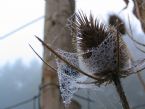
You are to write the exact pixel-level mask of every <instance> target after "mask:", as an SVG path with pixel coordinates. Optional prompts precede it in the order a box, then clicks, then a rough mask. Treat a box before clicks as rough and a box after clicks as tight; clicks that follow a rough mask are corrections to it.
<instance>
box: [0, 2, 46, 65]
mask: <svg viewBox="0 0 145 109" xmlns="http://www.w3.org/2000/svg"><path fill="white" fill-rule="evenodd" d="M44 7H45V1H44V0H0V13H1V17H0V38H1V37H2V36H4V35H5V34H7V33H9V32H11V31H14V30H15V29H17V28H19V27H21V26H23V25H25V24H27V23H29V22H30V21H33V20H34V19H37V18H39V17H41V16H44ZM43 24H44V19H43V18H42V19H41V20H39V21H37V22H36V23H34V24H31V25H30V26H27V27H26V28H24V29H21V30H20V31H18V32H16V33H14V34H12V35H10V36H8V37H7V38H5V39H3V40H0V50H1V52H0V65H2V66H3V65H4V64H5V63H7V62H9V63H13V62H14V61H15V60H16V59H23V61H24V62H25V63H27V64H28V63H29V61H30V60H31V59H38V57H36V55H35V54H34V53H33V52H32V50H31V49H30V47H29V46H28V43H30V44H32V45H33V46H34V48H35V49H36V50H37V51H38V53H40V55H41V54H42V48H41V46H40V45H41V44H40V43H39V42H38V41H36V40H35V38H34V35H37V36H39V37H41V38H42V37H43V27H44V25H43ZM36 45H37V47H36ZM38 60H39V59H38Z"/></svg>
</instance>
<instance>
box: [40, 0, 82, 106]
mask: <svg viewBox="0 0 145 109" xmlns="http://www.w3.org/2000/svg"><path fill="white" fill-rule="evenodd" d="M74 10H75V1H74V0H46V7H45V26H44V42H45V43H48V44H51V46H52V47H53V48H61V49H64V50H67V51H68V50H70V49H71V48H72V45H71V43H72V42H71V41H72V37H71V36H70V33H69V31H68V30H67V29H66V22H67V18H69V17H70V16H71V15H72V14H73V13H74ZM43 59H44V60H45V61H46V62H48V63H50V64H51V65H52V66H55V64H54V56H53V54H51V53H50V52H49V51H48V50H47V49H46V48H44V55H43ZM46 83H47V84H48V85H47V86H46V87H43V90H42V91H41V94H42V96H41V109H63V108H64V106H63V104H62V101H61V98H60V92H59V87H58V79H57V73H56V72H54V71H53V70H52V69H50V68H49V67H48V66H46V65H45V64H43V76H42V85H44V84H46ZM75 104H77V103H75ZM76 106H77V108H75V109H79V108H78V107H79V105H76Z"/></svg>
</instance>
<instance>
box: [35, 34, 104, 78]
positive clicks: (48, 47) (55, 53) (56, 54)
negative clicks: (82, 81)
mask: <svg viewBox="0 0 145 109" xmlns="http://www.w3.org/2000/svg"><path fill="white" fill-rule="evenodd" d="M35 37H36V38H37V39H38V40H39V41H40V42H41V43H42V45H44V46H45V47H46V48H47V49H48V50H50V51H51V52H52V53H53V54H54V55H55V56H57V58H59V59H60V60H62V61H63V62H64V63H66V64H67V65H69V66H70V67H72V68H73V69H75V70H77V71H78V72H80V73H81V74H83V75H85V76H88V77H90V78H92V79H95V80H102V79H100V78H99V77H97V76H94V75H90V74H88V73H85V72H84V71H82V70H81V69H79V68H77V67H75V66H74V65H73V64H71V63H70V62H68V61H67V60H66V59H64V58H63V57H62V56H60V55H59V54H58V53H57V52H55V51H54V50H53V49H52V48H51V47H50V46H49V45H47V44H46V43H44V42H43V41H42V40H41V39H40V38H39V37H37V36H35Z"/></svg>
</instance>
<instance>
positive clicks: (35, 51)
mask: <svg viewBox="0 0 145 109" xmlns="http://www.w3.org/2000/svg"><path fill="white" fill-rule="evenodd" d="M29 46H30V48H31V49H32V50H33V52H34V53H35V54H36V55H37V56H38V57H39V58H40V59H41V60H42V61H43V62H44V63H45V64H46V65H47V66H48V67H50V68H51V69H52V70H54V71H55V72H56V69H55V68H53V67H52V66H51V65H49V64H48V63H47V62H46V61H45V60H44V59H43V58H42V57H41V56H40V55H39V54H38V53H37V52H36V51H35V50H34V48H33V47H32V46H31V45H30V44H29Z"/></svg>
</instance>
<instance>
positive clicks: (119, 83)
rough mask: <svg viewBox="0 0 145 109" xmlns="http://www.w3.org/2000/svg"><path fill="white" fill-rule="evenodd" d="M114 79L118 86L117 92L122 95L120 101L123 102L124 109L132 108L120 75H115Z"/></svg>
mask: <svg viewBox="0 0 145 109" xmlns="http://www.w3.org/2000/svg"><path fill="white" fill-rule="evenodd" d="M112 79H113V82H114V85H115V87H116V90H117V93H118V95H119V97H120V101H121V103H122V106H123V109H130V107H129V104H128V101H127V98H126V96H125V93H124V90H123V87H122V84H121V81H120V78H119V77H118V75H113V77H112Z"/></svg>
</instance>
